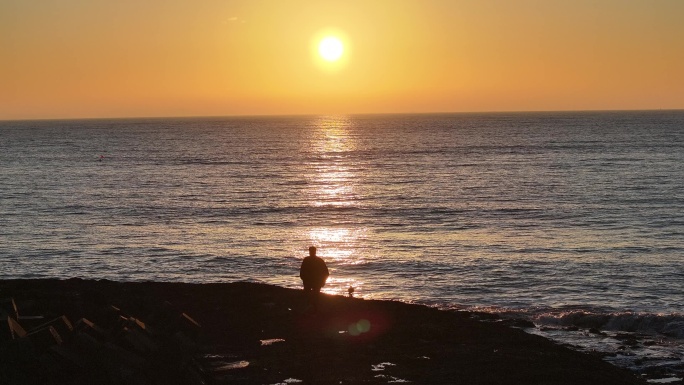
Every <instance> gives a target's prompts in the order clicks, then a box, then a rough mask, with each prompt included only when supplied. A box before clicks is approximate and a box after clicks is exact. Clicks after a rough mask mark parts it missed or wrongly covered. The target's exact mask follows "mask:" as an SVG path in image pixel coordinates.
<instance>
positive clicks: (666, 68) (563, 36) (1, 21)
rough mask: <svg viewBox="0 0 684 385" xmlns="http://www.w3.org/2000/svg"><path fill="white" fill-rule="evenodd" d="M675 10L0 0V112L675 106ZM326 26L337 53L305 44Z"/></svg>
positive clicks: (678, 94) (682, 90)
mask: <svg viewBox="0 0 684 385" xmlns="http://www.w3.org/2000/svg"><path fill="white" fill-rule="evenodd" d="M683 17H684V1H681V0H593V1H589V0H586V1H585V0H577V1H554V0H518V1H509V0H500V1H495V0H481V1H466V0H464V1H458V0H444V1H437V0H420V1H419V0H416V1H401V0H363V1H356V0H345V1H296V0H288V1H278V0H272V1H257V0H246V1H230V0H223V1H219V0H194V1H176V0H163V1H162V0H148V1H137V0H136V1H133V0H118V1H109V0H107V1H104V0H80V1H79V0H39V1H23V0H0V55H1V56H0V59H1V60H0V119H27V118H79V117H132V116H193V115H262V114H330V113H334V114H337V113H385V112H451V111H453V112H460V111H517V110H586V109H660V108H663V109H682V108H684V22H682V18H683ZM326 31H334V32H335V33H336V34H337V35H338V36H339V37H340V38H341V39H342V40H343V42H344V44H345V53H344V55H343V63H341V64H340V63H335V64H329V63H328V64H326V63H324V62H323V61H322V60H321V59H320V58H319V57H317V56H316V55H315V54H314V48H315V46H314V44H315V39H316V38H317V37H320V36H322V34H324V33H325V32H326ZM331 67H339V68H331Z"/></svg>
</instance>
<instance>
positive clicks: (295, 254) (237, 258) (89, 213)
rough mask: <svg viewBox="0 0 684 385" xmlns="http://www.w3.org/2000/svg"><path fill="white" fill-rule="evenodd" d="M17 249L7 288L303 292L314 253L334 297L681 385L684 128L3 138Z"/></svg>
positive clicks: (4, 178)
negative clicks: (410, 312)
mask: <svg viewBox="0 0 684 385" xmlns="http://www.w3.org/2000/svg"><path fill="white" fill-rule="evenodd" d="M0 245H1V247H0V278H4V279H7V278H47V277H51V278H52V277H57V278H70V277H80V278H88V279H102V278H104V279H110V280H117V281H143V280H155V281H182V282H232V281H244V280H247V281H257V282H265V283H270V284H277V285H281V286H285V287H293V288H294V287H299V286H300V281H299V277H298V269H299V264H300V263H301V259H302V258H303V257H304V256H305V255H306V254H307V249H308V247H309V246H310V245H315V246H317V247H318V248H319V255H320V256H322V257H323V258H324V259H325V260H326V261H327V263H328V266H329V268H330V270H331V277H330V279H329V281H328V284H327V286H326V287H325V288H324V291H326V292H327V293H331V294H346V293H347V290H348V288H349V287H350V286H353V287H354V288H355V293H354V294H355V296H357V297H361V298H369V299H396V300H401V301H406V302H413V303H422V304H428V305H433V306H439V307H443V308H452V309H467V310H481V311H489V312H496V313H500V314H502V315H504V316H516V317H520V316H522V317H526V318H528V319H530V320H532V321H534V322H535V323H536V324H537V325H539V328H538V331H536V332H537V333H541V334H544V333H546V335H549V336H551V337H552V338H555V339H557V340H560V341H564V342H565V343H569V344H573V345H576V347H577V348H581V349H595V350H602V351H609V352H610V354H611V356H609V357H608V358H607V359H609V360H613V361H615V362H616V363H618V364H621V365H627V366H630V367H631V368H632V369H634V370H642V371H644V372H647V371H648V370H654V369H652V367H653V366H654V365H652V363H653V362H656V363H657V364H658V365H660V366H662V367H665V368H667V370H665V369H663V370H665V371H669V372H667V373H666V374H668V373H670V374H671V373H674V374H678V373H679V374H681V372H682V368H683V367H684V361H682V360H683V358H684V348H683V346H684V284H683V283H684V111H645V112H554V113H552V112H543V113H541V112H540V113H486V114H485V113H482V114H437V115H356V116H294V117H228V118H173V119H171V118H158V119H112V120H71V121H68V120H54V121H47V120H46V121H4V122H0ZM577 326H579V327H580V329H579V330H576V329H577V328H576V327H577ZM591 328H594V329H595V330H594V333H589V332H587V331H586V330H589V329H591ZM597 330H598V331H601V332H604V333H608V334H607V335H601V334H597V333H595V332H596V331H597ZM627 332H628V333H635V334H637V335H639V338H641V340H640V341H646V342H649V341H651V342H652V343H651V342H649V343H648V344H647V345H644V346H643V347H641V350H640V351H637V350H639V348H638V347H634V348H632V347H630V346H625V345H624V344H622V345H621V344H620V340H619V339H615V338H612V339H611V337H614V336H616V335H621V334H620V333H627ZM611 333H612V334H611ZM615 341H618V342H617V344H616V345H615V346H612V345H611V343H613V342H615ZM649 349H650V350H652V352H646V350H649ZM635 357H636V358H635ZM644 357H646V359H645V361H649V362H651V365H650V366H648V365H640V364H639V363H638V362H636V363H635V361H638V360H639V359H644ZM661 364H662V365H661ZM677 368H679V369H677Z"/></svg>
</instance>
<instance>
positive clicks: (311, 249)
mask: <svg viewBox="0 0 684 385" xmlns="http://www.w3.org/2000/svg"><path fill="white" fill-rule="evenodd" d="M309 255H310V256H312V257H315V256H316V246H310V247H309Z"/></svg>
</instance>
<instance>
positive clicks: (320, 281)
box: [299, 255, 329, 288]
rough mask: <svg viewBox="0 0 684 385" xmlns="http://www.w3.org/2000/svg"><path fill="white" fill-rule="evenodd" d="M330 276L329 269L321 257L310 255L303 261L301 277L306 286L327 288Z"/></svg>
mask: <svg viewBox="0 0 684 385" xmlns="http://www.w3.org/2000/svg"><path fill="white" fill-rule="evenodd" d="M328 275H329V272H328V267H327V266H326V265H325V262H324V261H323V259H321V258H320V257H318V256H315V255H309V256H308V257H306V258H304V261H302V268H301V269H300V271H299V277H300V278H301V279H302V282H303V283H304V286H311V287H318V288H321V287H323V286H325V281H326V280H327V279H328Z"/></svg>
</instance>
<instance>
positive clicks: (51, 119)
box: [0, 108, 684, 122]
mask: <svg viewBox="0 0 684 385" xmlns="http://www.w3.org/2000/svg"><path fill="white" fill-rule="evenodd" d="M682 111H684V108H660V109H577V110H571V109H568V110H480V111H433V112H355V113H301V114H300V113H294V114H235V115H168V116H159V115H140V116H102V117H88V116H82V117H49V118H16V119H4V118H3V119H0V122H58V121H96V120H161V119H179V120H183V119H252V118H260V119H263V118H302V117H321V116H336V117H341V116H346V117H373V116H378V117H384V116H402V115H403V116H445V115H463V116H468V115H498V114H558V113H568V114H573V113H578V114H582V113H627V112H634V113H648V112H682Z"/></svg>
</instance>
